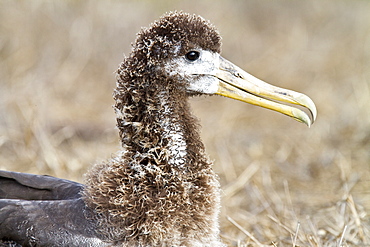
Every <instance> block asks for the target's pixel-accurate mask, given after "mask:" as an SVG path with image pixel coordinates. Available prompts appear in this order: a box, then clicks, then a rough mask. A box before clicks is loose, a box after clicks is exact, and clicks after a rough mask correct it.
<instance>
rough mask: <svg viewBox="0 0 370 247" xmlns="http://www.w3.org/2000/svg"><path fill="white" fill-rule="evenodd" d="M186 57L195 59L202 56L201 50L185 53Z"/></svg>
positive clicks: (191, 59) (190, 59)
mask: <svg viewBox="0 0 370 247" xmlns="http://www.w3.org/2000/svg"><path fill="white" fill-rule="evenodd" d="M185 57H186V59H187V60H189V61H195V60H197V59H198V58H199V57H200V53H199V51H189V52H188V53H186V55H185Z"/></svg>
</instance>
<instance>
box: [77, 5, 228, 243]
mask: <svg viewBox="0 0 370 247" xmlns="http://www.w3.org/2000/svg"><path fill="white" fill-rule="evenodd" d="M220 40H221V38H220V36H219V34H218V32H217V31H216V30H215V28H214V27H213V26H212V25H211V24H210V23H209V22H207V21H205V20H204V19H203V18H201V17H198V16H195V15H188V14H185V13H181V12H180V13H178V12H175V13H169V14H167V15H165V16H163V17H162V18H161V19H160V20H159V21H157V22H155V23H154V24H152V25H151V26H150V27H149V28H148V29H143V30H141V32H140V33H139V34H138V37H137V39H136V42H135V44H134V46H133V49H132V52H131V54H130V56H129V57H127V58H125V59H124V61H123V62H122V64H121V65H120V67H119V69H118V71H117V88H116V90H115V92H114V98H115V100H116V104H115V111H116V114H117V126H118V129H119V132H120V137H121V142H122V147H123V151H121V152H120V153H118V154H117V156H116V157H114V158H112V159H111V160H109V161H107V162H106V163H104V164H100V165H96V166H95V167H94V168H93V169H92V170H91V171H90V172H89V173H88V174H87V176H86V180H87V186H86V189H85V191H84V200H85V201H86V203H87V205H89V207H91V208H92V209H94V210H95V212H96V213H97V215H98V216H97V218H96V220H97V221H98V224H99V226H100V229H99V232H100V234H101V235H102V236H103V237H104V238H105V239H106V240H109V241H115V243H116V244H117V245H123V246H222V244H221V242H219V239H218V234H219V232H218V231H219V230H218V219H217V217H218V213H219V201H220V198H219V194H220V193H219V183H218V179H217V176H216V175H215V173H214V172H213V170H212V163H211V162H210V161H209V160H208V158H207V156H206V155H205V151H204V146H203V144H202V142H201V140H200V136H199V132H198V129H199V126H198V123H197V121H196V119H195V118H194V117H193V116H192V115H191V114H190V110H189V106H188V102H187V98H188V96H189V95H188V94H187V93H186V90H185V88H186V86H187V85H186V82H184V81H181V80H179V78H177V77H176V76H173V77H169V76H168V75H166V74H165V72H164V71H163V69H162V68H163V65H164V63H165V62H166V60H167V59H168V58H170V57H173V56H180V55H183V54H185V52H186V51H188V50H189V49H190V48H192V47H199V48H203V49H206V50H211V51H215V52H220V46H221V43H220ZM176 145H177V146H176ZM183 145H185V146H186V150H185V151H183V150H182V149H181V148H183V147H182V146H183ZM177 148H178V150H177Z"/></svg>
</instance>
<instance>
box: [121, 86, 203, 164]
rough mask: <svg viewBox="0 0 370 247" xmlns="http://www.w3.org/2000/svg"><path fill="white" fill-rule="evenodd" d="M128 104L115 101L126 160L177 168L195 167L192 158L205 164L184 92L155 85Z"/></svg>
mask: <svg viewBox="0 0 370 247" xmlns="http://www.w3.org/2000/svg"><path fill="white" fill-rule="evenodd" d="M153 91H155V90H153ZM177 91H178V90H177ZM116 93H117V92H116ZM131 96H132V95H131ZM128 103H129V104H126V105H122V104H121V102H120V101H119V103H117V104H116V112H117V126H118V129H119V131H120V137H121V140H122V146H123V148H124V150H125V152H127V155H126V159H133V158H134V159H135V163H137V161H139V160H141V162H140V164H141V165H147V164H148V163H150V165H158V166H161V167H163V166H170V167H171V168H173V169H178V170H188V169H191V168H196V169H198V168H199V167H192V166H194V165H196V166H198V165H199V160H196V159H203V162H200V163H203V164H205V163H207V162H204V158H205V154H204V146H203V144H202V142H201V139H200V136H199V133H198V124H197V121H196V119H195V118H194V117H193V116H192V115H191V113H190V110H189V105H188V102H187V96H186V95H185V93H183V94H182V93H179V92H176V91H172V90H170V89H169V88H159V90H158V91H156V92H152V93H149V94H148V92H145V94H144V95H140V99H137V100H132V99H131V100H128ZM126 161H127V160H126Z"/></svg>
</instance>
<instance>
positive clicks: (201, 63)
mask: <svg viewBox="0 0 370 247" xmlns="http://www.w3.org/2000/svg"><path fill="white" fill-rule="evenodd" d="M191 51H197V52H199V55H200V56H199V58H198V59H196V60H194V61H190V60H189V59H187V58H186V55H183V56H178V57H175V58H172V59H170V60H168V61H167V62H166V63H165V66H164V69H165V71H166V73H168V75H169V76H170V77H177V78H178V79H181V80H185V81H187V84H188V88H187V90H188V92H189V93H204V94H214V93H216V92H217V89H218V84H219V83H218V81H219V80H218V79H217V78H216V77H215V75H216V71H217V70H218V69H219V64H220V55H219V54H218V53H216V52H212V51H207V50H202V49H192V50H191ZM189 52H190V51H189Z"/></svg>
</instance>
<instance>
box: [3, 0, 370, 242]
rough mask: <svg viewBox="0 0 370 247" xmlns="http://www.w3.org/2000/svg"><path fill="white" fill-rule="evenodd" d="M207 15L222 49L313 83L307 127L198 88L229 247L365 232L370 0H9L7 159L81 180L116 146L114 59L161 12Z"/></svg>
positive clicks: (290, 82) (237, 59)
mask: <svg viewBox="0 0 370 247" xmlns="http://www.w3.org/2000/svg"><path fill="white" fill-rule="evenodd" d="M170 10H183V11H185V12H190V13H196V14H199V15H201V16H203V17H204V18H206V19H209V20H210V21H211V22H212V23H213V24H214V25H215V26H216V27H218V29H219V31H220V33H221V35H222V36H223V52H222V55H223V57H225V58H226V59H228V60H230V61H232V62H233V63H235V64H237V65H238V66H239V67H241V68H243V69H244V70H246V71H247V72H249V73H251V74H253V75H255V76H257V77H258V78H260V79H262V80H264V81H267V82H269V83H271V84H273V85H276V86H279V87H283V88H289V89H292V90H295V91H299V92H302V93H304V94H306V95H308V96H310V97H311V98H312V99H313V101H314V102H315V103H316V106H317V108H318V118H317V121H316V123H315V124H314V125H313V126H312V127H311V128H307V127H306V126H305V125H303V124H300V123H298V122H296V121H294V120H292V119H290V118H288V117H286V116H284V115H281V114H278V113H276V112H272V111H269V110H266V109H262V108H258V107H255V106H251V105H248V104H245V103H241V102H237V101H233V100H230V99H226V98H222V97H200V98H194V99H191V104H192V107H193V111H194V114H195V115H196V116H197V117H198V118H199V119H200V122H201V125H202V137H203V140H204V142H205V144H206V148H207V152H208V153H209V155H210V157H211V159H213V160H214V163H215V165H214V168H215V170H216V171H217V173H218V174H219V176H220V180H221V184H222V188H223V201H222V214H221V216H220V222H221V236H222V238H223V240H224V241H225V243H227V244H228V245H229V246H263V245H268V246H294V245H296V246H298V245H299V246H369V245H370V232H369V229H370V220H369V217H368V214H369V212H370V2H369V1H364V0H353V1H344V0H343V1H342V0H338V1H329V0H325V1H321V0H320V1H319V0H316V1H303V0H301V1H291V0H279V1H267V0H262V1H261V0H248V1H238V0H233V1H210V0H209V1H195V0H190V1H36V0H35V1H0V169H5V170H12V171H19V172H28V173H36V174H48V175H53V176H57V177H61V178H66V179H71V180H75V181H79V182H83V174H84V173H85V172H86V170H87V169H89V167H91V166H92V165H93V164H95V163H98V162H101V161H103V160H106V159H109V158H110V157H111V155H112V153H115V152H116V151H117V150H118V149H119V148H120V144H119V139H118V131H117V130H116V128H115V115H114V111H113V109H112V107H111V106H112V105H113V104H114V102H113V99H112V92H113V89H114V87H115V74H114V72H115V70H116V68H117V67H118V65H119V63H120V62H121V61H122V58H123V56H124V54H129V52H130V50H131V43H132V42H133V41H134V40H135V34H136V33H137V32H138V31H139V30H140V28H141V27H146V26H148V25H149V24H150V23H151V22H153V21H154V20H156V19H158V18H159V16H161V15H162V14H163V13H165V12H167V11H170Z"/></svg>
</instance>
